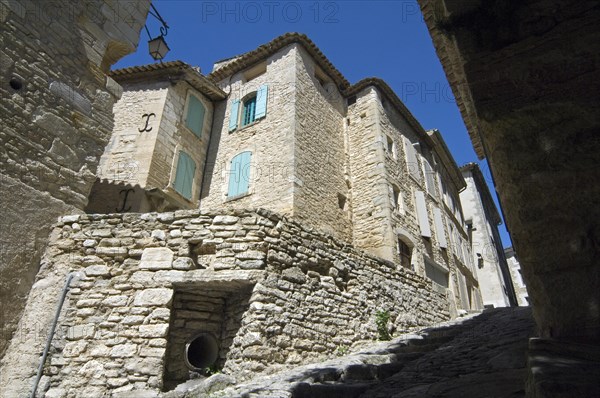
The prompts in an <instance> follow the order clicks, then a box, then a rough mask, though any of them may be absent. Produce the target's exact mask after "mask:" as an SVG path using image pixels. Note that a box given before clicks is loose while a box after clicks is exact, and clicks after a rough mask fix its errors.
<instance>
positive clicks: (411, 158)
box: [404, 138, 421, 181]
mask: <svg viewBox="0 0 600 398" xmlns="http://www.w3.org/2000/svg"><path fill="white" fill-rule="evenodd" d="M404 148H405V152H406V167H407V168H408V172H409V173H410V174H411V175H412V176H413V177H414V178H416V179H417V180H418V181H420V179H421V175H420V174H419V161H418V160H417V153H416V152H415V148H414V147H413V145H412V143H411V142H410V141H409V140H408V139H407V138H404Z"/></svg>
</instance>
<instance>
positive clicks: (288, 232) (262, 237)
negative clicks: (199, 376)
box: [0, 210, 449, 397]
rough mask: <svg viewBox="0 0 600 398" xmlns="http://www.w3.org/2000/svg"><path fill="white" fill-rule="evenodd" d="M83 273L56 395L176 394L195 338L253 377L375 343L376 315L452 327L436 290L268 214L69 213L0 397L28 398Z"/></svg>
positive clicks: (66, 324)
mask: <svg viewBox="0 0 600 398" xmlns="http://www.w3.org/2000/svg"><path fill="white" fill-rule="evenodd" d="M73 272H74V273H76V276H75V279H74V280H73V282H72V287H71V289H70V291H69V293H68V295H67V298H66V300H65V303H64V307H63V311H62V313H61V316H60V319H59V324H60V325H61V327H60V328H59V330H58V332H57V335H56V337H55V338H54V341H53V343H52V348H51V350H50V355H49V359H48V362H47V365H46V367H45V370H44V378H43V380H42V384H41V386H40V389H39V392H40V393H41V392H42V391H46V394H45V396H46V397H81V396H84V397H100V396H105V394H109V395H111V394H112V396H123V397H125V396H131V395H128V394H132V393H133V391H134V390H135V391H136V393H141V394H144V393H147V394H157V393H158V392H159V391H161V390H168V389H170V388H174V387H175V386H176V385H177V384H178V383H182V382H185V381H186V380H187V379H188V378H189V377H190V369H189V367H187V366H186V362H185V361H186V360H189V357H186V353H185V344H184V342H186V341H189V339H190V338H193V337H194V336H195V335H197V334H199V333H200V334H207V335H210V336H212V338H214V339H215V341H216V342H217V346H218V350H219V352H218V356H217V359H216V360H215V362H214V366H216V367H218V368H221V369H222V371H223V372H224V373H230V374H231V373H235V375H236V378H237V379H238V380H243V379H245V378H249V377H251V376H253V375H255V374H257V373H270V372H274V371H277V370H280V369H283V368H286V367H288V366H293V365H297V364H302V363H307V362H309V361H315V360H320V359H323V358H324V357H326V356H327V355H328V354H331V353H333V352H335V351H336V350H338V349H339V348H340V347H348V346H350V345H351V344H352V343H354V342H356V341H358V340H365V339H371V340H372V339H376V338H377V336H378V335H377V329H376V325H375V314H376V312H377V311H379V310H387V311H389V312H390V314H391V322H390V327H391V328H394V329H396V330H404V329H406V328H409V327H413V326H420V325H427V324H432V323H435V322H439V321H443V320H446V319H449V312H448V308H449V301H448V298H447V296H446V294H442V293H438V292H436V291H434V290H433V288H432V285H431V281H429V280H428V279H426V278H424V277H422V276H419V275H417V274H416V273H414V272H413V271H411V270H408V269H405V268H402V267H400V266H399V265H396V264H394V263H391V262H387V261H384V260H381V259H378V258H376V257H373V256H371V255H368V254H365V253H364V252H362V251H360V250H357V249H354V248H353V247H352V246H350V245H348V244H345V243H342V242H341V241H338V240H336V239H334V238H332V237H330V236H329V235H326V234H323V233H321V232H317V231H315V230H312V229H309V228H307V227H303V226H302V225H301V224H298V223H296V222H293V221H290V220H288V219H286V218H284V217H282V216H279V215H276V214H275V213H271V212H269V211H266V210H255V211H249V210H238V211H233V210H232V211H230V212H229V213H226V214H223V213H221V214H215V213H208V212H200V211H198V210H182V211H176V212H174V213H146V214H104V215H75V216H64V217H62V218H61V219H60V220H59V223H58V224H57V225H56V227H55V228H54V230H53V231H52V234H51V238H50V243H49V247H48V249H47V251H46V254H45V256H44V259H43V264H42V269H41V271H40V273H39V274H38V277H37V280H36V282H35V284H34V286H33V288H32V293H31V295H30V297H29V300H28V302H27V306H26V309H25V312H24V316H23V318H22V320H21V323H20V326H19V333H20V336H21V338H17V339H14V340H13V342H12V343H11V346H10V347H9V349H8V351H7V353H6V356H5V358H4V360H3V362H2V368H1V369H0V378H1V380H0V386H1V387H0V388H1V390H0V395H1V396H3V397H17V396H20V395H19V393H22V392H23V391H28V389H30V387H31V383H32V381H33V378H34V375H35V366H36V365H37V364H38V363H39V356H40V353H41V351H42V350H43V346H44V342H45V337H46V336H45V335H44V332H40V331H46V330H48V326H49V325H50V323H51V321H52V317H53V312H54V309H55V308H56V305H57V301H58V299H59V297H60V292H61V289H62V288H63V285H64V281H65V278H66V276H67V275H68V274H69V273H73ZM138 390H139V391H138ZM136 396H137V395H136ZM148 396H151V395H148Z"/></svg>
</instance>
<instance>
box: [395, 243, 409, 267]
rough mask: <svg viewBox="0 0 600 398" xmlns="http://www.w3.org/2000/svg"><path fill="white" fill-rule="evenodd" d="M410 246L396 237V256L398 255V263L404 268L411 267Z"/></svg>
mask: <svg viewBox="0 0 600 398" xmlns="http://www.w3.org/2000/svg"><path fill="white" fill-rule="evenodd" d="M411 252H412V250H411V249H410V246H408V245H407V244H406V243H404V241H403V240H402V239H400V238H398V256H399V257H400V265H401V266H402V267H404V268H408V269H412V264H411Z"/></svg>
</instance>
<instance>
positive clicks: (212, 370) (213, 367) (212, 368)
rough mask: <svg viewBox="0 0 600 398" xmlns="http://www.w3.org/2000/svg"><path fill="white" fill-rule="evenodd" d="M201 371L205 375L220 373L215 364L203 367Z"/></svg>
mask: <svg viewBox="0 0 600 398" xmlns="http://www.w3.org/2000/svg"><path fill="white" fill-rule="evenodd" d="M203 373H204V375H205V376H212V375H215V374H217V373H221V369H220V368H219V367H218V366H217V365H210V366H207V367H205V368H204V369H203Z"/></svg>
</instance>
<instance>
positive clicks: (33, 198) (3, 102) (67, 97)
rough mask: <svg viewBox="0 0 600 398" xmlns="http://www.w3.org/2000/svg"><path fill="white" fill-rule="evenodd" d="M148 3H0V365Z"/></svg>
mask: <svg viewBox="0 0 600 398" xmlns="http://www.w3.org/2000/svg"><path fill="white" fill-rule="evenodd" d="M149 4H150V1H146V0H143V1H116V0H87V1H82V2H72V1H51V2H50V1H38V2H34V1H25V0H23V1H20V0H17V1H15V0H12V1H8V0H4V1H2V2H0V82H1V84H0V94H1V95H0V118H1V119H2V129H1V130H0V139H1V142H2V145H0V181H1V184H0V200H1V206H0V209H1V210H0V220H1V221H0V222H1V225H0V303H1V310H0V357H1V356H2V355H3V353H4V350H5V349H6V346H7V344H8V341H9V340H10V338H11V336H12V334H13V332H14V330H15V327H16V324H17V322H18V319H19V315H20V313H21V311H22V309H23V305H24V303H25V300H26V297H27V294H28V293H29V289H30V287H31V284H32V282H33V280H34V277H35V274H36V273H37V271H38V269H39V261H40V257H41V255H42V252H43V250H44V247H45V242H46V239H47V236H48V233H49V232H50V228H51V225H52V224H53V223H54V222H55V221H56V218H57V217H58V216H60V215H63V214H66V213H73V212H76V211H77V210H80V209H82V208H83V207H84V206H85V204H86V202H87V196H88V193H89V190H90V188H91V186H92V184H93V182H94V180H95V172H96V165H97V163H98V160H99V157H100V155H101V154H102V151H103V149H104V146H105V145H106V143H107V142H108V139H109V137H110V134H111V130H112V123H113V116H112V106H113V103H114V102H115V100H116V98H118V97H119V95H120V93H121V89H120V87H119V85H118V84H116V83H115V82H114V81H113V80H112V79H110V78H107V77H106V72H107V71H108V68H109V67H110V65H112V64H113V63H115V62H116V61H117V60H118V59H120V58H121V57H123V56H124V55H126V54H128V53H131V52H133V51H134V50H135V48H136V46H137V43H138V39H139V31H140V29H141V27H142V25H143V24H144V21H145V20H146V13H147V11H148V7H149Z"/></svg>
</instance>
